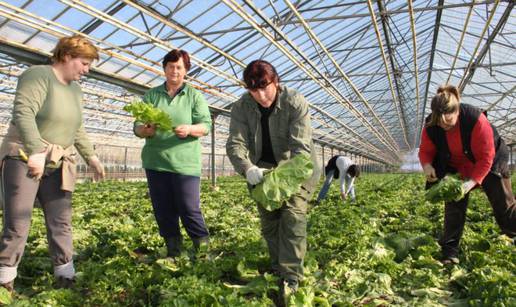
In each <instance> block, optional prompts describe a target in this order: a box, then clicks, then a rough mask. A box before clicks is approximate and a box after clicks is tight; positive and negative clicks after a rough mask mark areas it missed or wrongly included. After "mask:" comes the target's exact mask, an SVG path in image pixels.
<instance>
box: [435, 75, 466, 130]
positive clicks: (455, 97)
mask: <svg viewBox="0 0 516 307" xmlns="http://www.w3.org/2000/svg"><path fill="white" fill-rule="evenodd" d="M459 105H460V94H459V90H458V89H457V88H456V87H455V86H453V85H448V84H446V85H441V86H439V88H438V89H437V94H436V95H435V96H434V98H432V104H431V105H430V108H431V109H432V114H431V116H430V121H429V122H428V123H427V126H435V125H437V124H439V121H440V119H441V117H442V116H443V114H449V113H454V112H456V111H457V110H458V109H459Z"/></svg>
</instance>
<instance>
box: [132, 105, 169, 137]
mask: <svg viewBox="0 0 516 307" xmlns="http://www.w3.org/2000/svg"><path fill="white" fill-rule="evenodd" d="M124 111H126V112H129V113H131V114H132V115H133V117H134V118H135V119H136V121H139V122H142V123H144V124H155V125H156V128H157V129H158V130H160V131H163V132H165V131H168V132H172V120H171V119H170V116H168V114H167V113H165V112H164V111H163V110H161V109H158V108H155V107H153V106H152V104H150V103H145V102H143V101H133V102H132V103H130V104H127V105H125V106H124Z"/></svg>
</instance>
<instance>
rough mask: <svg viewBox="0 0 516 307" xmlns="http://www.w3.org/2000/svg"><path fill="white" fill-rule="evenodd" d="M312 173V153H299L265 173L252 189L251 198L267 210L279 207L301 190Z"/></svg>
mask: <svg viewBox="0 0 516 307" xmlns="http://www.w3.org/2000/svg"><path fill="white" fill-rule="evenodd" d="M312 173H313V163H312V160H311V159H310V155H309V154H306V153H303V154H298V155H296V156H294V157H293V158H291V159H289V160H287V161H285V162H284V163H281V164H280V165H279V166H278V167H277V168H275V169H274V170H272V171H271V172H269V173H267V174H265V176H264V180H263V181H262V182H261V183H259V184H258V185H256V186H255V187H254V189H253V190H252V191H251V198H252V199H254V200H255V201H256V202H258V203H259V204H260V205H261V206H262V207H263V208H265V209H266V210H269V211H273V210H276V209H279V208H281V206H282V204H283V202H285V201H287V200H288V199H289V198H290V197H291V196H292V195H294V194H295V193H298V192H299V190H300V188H301V184H302V183H303V182H304V181H305V180H307V179H308V178H310V176H312Z"/></svg>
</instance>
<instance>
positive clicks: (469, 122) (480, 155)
mask: <svg viewBox="0 0 516 307" xmlns="http://www.w3.org/2000/svg"><path fill="white" fill-rule="evenodd" d="M431 109H432V113H431V114H430V116H429V117H428V118H427V121H426V126H425V128H424V129H423V133H422V137H421V145H420V147H419V160H420V162H421V165H422V167H423V171H424V173H425V175H426V180H427V183H426V188H429V187H430V186H431V185H432V184H435V183H436V182H437V181H438V180H440V179H442V178H443V177H444V176H445V175H446V174H448V173H459V174H460V175H461V177H462V178H463V179H464V183H463V187H464V190H465V192H466V195H465V196H464V198H463V199H461V200H459V201H457V202H449V203H446V204H445V209H444V233H443V235H442V237H441V239H440V240H439V244H440V245H441V249H442V262H443V263H445V264H449V263H458V261H459V259H458V254H459V241H460V238H461V236H462V232H463V229H464V223H465V221H466V208H467V205H468V199H469V192H470V191H471V190H472V189H474V188H475V187H477V186H478V185H481V186H482V189H483V190H484V192H485V193H486V195H487V198H488V200H489V203H490V204H491V207H492V209H493V212H494V216H495V219H496V222H497V223H498V225H499V226H500V228H501V230H502V232H503V233H505V234H506V235H508V236H509V237H514V236H515V235H516V204H515V201H514V195H513V193H512V187H511V179H510V175H509V167H508V148H507V146H506V145H505V143H504V141H503V140H502V138H501V137H500V136H499V135H498V132H497V131H496V129H495V128H494V127H493V126H492V125H491V124H490V123H489V121H488V120H487V117H486V116H485V115H484V114H483V113H482V112H481V110H479V109H478V108H476V107H473V106H471V105H468V104H464V103H460V95H459V91H458V89H457V88H456V87H454V86H451V85H446V86H441V87H439V89H438V90H437V95H435V97H434V98H433V99H432V104H431Z"/></svg>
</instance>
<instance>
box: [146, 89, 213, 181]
mask: <svg viewBox="0 0 516 307" xmlns="http://www.w3.org/2000/svg"><path fill="white" fill-rule="evenodd" d="M143 100H144V101H145V102H146V103H150V104H152V105H153V106H154V107H156V108H160V109H162V110H163V111H165V112H166V113H167V114H168V115H169V116H170V118H171V119H172V126H173V127H177V126H179V125H196V124H201V123H202V124H204V125H205V126H206V130H207V131H210V128H211V116H210V110H209V108H208V104H207V103H206V100H205V99H204V96H203V95H202V94H201V92H199V91H198V90H196V89H194V88H193V87H191V86H190V85H188V84H186V85H185V86H184V87H183V88H182V89H181V90H180V91H179V93H177V94H176V95H175V96H174V97H170V96H169V95H168V93H167V90H166V87H165V84H164V83H163V84H162V85H160V86H157V87H155V88H153V89H150V90H149V91H148V92H147V93H145V95H144V97H143ZM136 124H138V123H136ZM142 164H143V168H145V169H151V170H156V171H166V172H173V173H177V174H182V175H190V176H201V165H202V160H201V143H200V141H199V138H198V137H193V136H188V137H186V138H184V139H181V138H179V137H177V136H176V135H175V134H174V133H173V132H172V131H170V132H161V131H157V132H156V135H154V136H153V137H152V138H147V139H145V145H144V146H143V149H142Z"/></svg>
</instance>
